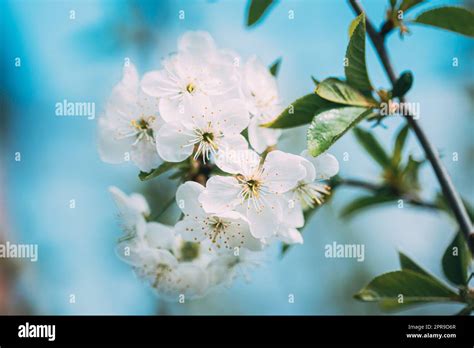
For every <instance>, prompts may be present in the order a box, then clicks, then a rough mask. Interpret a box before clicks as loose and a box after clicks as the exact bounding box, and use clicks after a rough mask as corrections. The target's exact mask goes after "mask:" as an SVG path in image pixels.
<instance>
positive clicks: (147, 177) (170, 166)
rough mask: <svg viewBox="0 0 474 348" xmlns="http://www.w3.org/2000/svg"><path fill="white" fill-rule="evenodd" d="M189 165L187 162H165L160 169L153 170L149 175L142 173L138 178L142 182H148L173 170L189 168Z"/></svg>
mask: <svg viewBox="0 0 474 348" xmlns="http://www.w3.org/2000/svg"><path fill="white" fill-rule="evenodd" d="M188 163H189V162H188V161H186V160H185V161H183V162H176V163H175V162H163V163H162V164H161V165H160V166H159V167H158V168H155V169H153V170H152V171H151V172H149V173H145V172H140V174H138V177H139V178H140V180H141V181H147V180H150V179H153V178H156V177H158V176H160V175H161V174H164V173H166V172H169V171H171V170H173V169H180V168H183V166H187V165H188ZM173 178H174V177H173Z"/></svg>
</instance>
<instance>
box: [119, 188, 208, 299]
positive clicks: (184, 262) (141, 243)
mask: <svg viewBox="0 0 474 348" xmlns="http://www.w3.org/2000/svg"><path fill="white" fill-rule="evenodd" d="M110 191H111V193H112V195H113V197H114V199H115V201H116V203H117V206H118V208H119V211H120V214H119V216H120V218H121V219H123V220H124V221H123V224H124V225H125V226H127V228H126V229H125V232H126V235H125V236H124V237H122V238H121V239H120V241H119V243H118V245H117V248H116V251H117V254H118V256H119V257H120V258H121V259H122V260H123V261H125V262H126V263H128V264H130V265H131V266H132V267H133V269H134V271H135V273H136V274H137V275H138V276H139V277H140V278H142V279H144V280H145V281H147V282H148V283H149V284H150V285H151V286H152V287H153V288H154V289H155V291H156V292H157V293H158V294H159V295H160V296H161V297H162V298H165V299H168V300H174V301H177V300H178V297H179V296H180V295H184V296H185V297H188V298H194V297H199V296H203V295H204V294H205V292H206V291H207V289H208V284H209V280H208V276H207V271H206V267H207V264H208V263H209V261H210V260H208V259H206V257H205V256H204V257H203V256H199V255H198V254H196V255H193V257H189V253H188V255H186V257H185V255H184V253H185V251H184V250H183V249H184V248H185V247H187V245H184V244H183V243H184V242H183V240H182V239H181V238H180V237H178V236H177V235H176V234H175V232H174V229H173V228H172V227H170V226H166V225H163V224H161V223H158V222H147V221H146V219H145V216H146V215H148V213H149V208H148V203H147V202H146V200H145V199H144V197H143V196H141V195H139V194H132V195H130V196H127V195H125V194H124V193H123V192H122V191H120V190H119V189H118V188H116V187H112V188H111V189H110ZM183 247H184V248H183Z"/></svg>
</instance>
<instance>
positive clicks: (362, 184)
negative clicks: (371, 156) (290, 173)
mask: <svg viewBox="0 0 474 348" xmlns="http://www.w3.org/2000/svg"><path fill="white" fill-rule="evenodd" d="M335 185H344V186H352V187H359V188H363V189H366V190H369V191H373V192H380V191H382V190H384V189H386V187H385V186H382V185H377V184H374V183H371V182H367V181H362V180H359V179H342V178H338V179H337V181H336V182H335ZM400 198H401V199H403V200H405V201H406V202H408V203H409V204H412V205H416V206H418V207H422V208H428V209H439V206H438V205H437V204H436V203H433V202H426V201H423V200H421V199H419V198H417V197H412V196H409V195H401V196H400Z"/></svg>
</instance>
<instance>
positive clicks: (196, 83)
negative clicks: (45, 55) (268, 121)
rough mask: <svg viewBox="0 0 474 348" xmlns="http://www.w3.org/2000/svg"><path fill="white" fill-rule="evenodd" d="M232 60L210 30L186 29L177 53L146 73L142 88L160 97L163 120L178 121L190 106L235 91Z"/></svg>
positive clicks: (236, 83)
mask: <svg viewBox="0 0 474 348" xmlns="http://www.w3.org/2000/svg"><path fill="white" fill-rule="evenodd" d="M234 59H235V58H234V57H233V55H231V54H228V53H227V52H225V51H222V50H219V49H218V48H217V47H216V44H215V42H214V40H213V39H212V37H211V36H210V35H209V33H207V32H202V31H196V32H187V33H185V34H184V35H183V36H182V37H181V38H180V40H179V42H178V52H177V53H176V54H174V55H172V56H171V57H169V58H167V59H165V60H164V61H163V68H164V69H162V70H155V71H151V72H148V73H147V74H145V76H144V77H143V80H142V88H143V90H144V91H145V92H146V93H147V94H149V95H151V96H155V97H159V98H160V104H159V110H160V113H161V114H163V118H164V120H165V121H166V122H170V123H180V122H181V119H182V118H183V117H185V116H186V114H189V112H187V111H188V110H189V109H190V108H191V107H193V106H202V105H206V104H207V103H209V100H210V98H211V97H216V96H221V95H223V94H225V93H228V92H229V91H230V90H232V89H235V90H236V91H237V89H238V81H239V79H238V75H237V67H236V66H235V65H234Z"/></svg>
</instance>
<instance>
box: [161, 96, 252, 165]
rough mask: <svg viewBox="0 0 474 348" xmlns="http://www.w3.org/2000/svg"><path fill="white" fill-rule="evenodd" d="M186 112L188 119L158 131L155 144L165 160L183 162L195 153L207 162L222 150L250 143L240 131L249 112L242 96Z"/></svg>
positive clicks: (165, 126) (240, 147)
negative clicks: (241, 98) (241, 99)
mask: <svg viewBox="0 0 474 348" xmlns="http://www.w3.org/2000/svg"><path fill="white" fill-rule="evenodd" d="M187 113H189V114H190V115H189V117H188V120H189V121H186V122H183V123H181V124H178V123H166V124H164V125H163V127H161V128H160V130H159V131H158V135H157V141H156V147H157V150H158V153H159V154H160V156H161V157H162V158H163V159H164V160H165V161H168V162H181V161H183V160H184V159H186V158H188V157H189V156H191V155H192V154H194V158H195V159H197V158H198V157H199V156H202V159H203V161H204V163H206V161H208V160H209V159H210V158H211V157H216V156H217V155H218V153H219V152H221V151H226V150H229V149H232V150H236V149H246V148H247V147H248V144H247V141H246V140H245V138H244V137H243V136H242V135H241V134H240V133H241V132H242V131H243V130H244V129H245V128H246V127H247V125H248V122H249V116H248V113H247V111H246V110H245V108H244V107H243V106H242V103H241V102H240V101H239V100H237V99H231V100H228V101H226V102H224V103H220V104H217V105H215V106H212V105H211V104H208V105H207V106H200V107H193V108H191V109H189V110H188V111H187ZM222 155H223V154H222V153H221V154H220V156H222Z"/></svg>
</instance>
